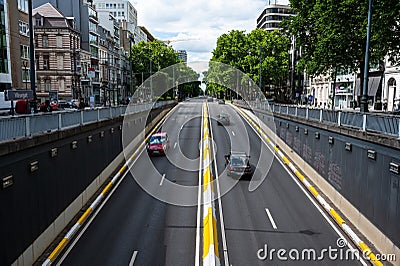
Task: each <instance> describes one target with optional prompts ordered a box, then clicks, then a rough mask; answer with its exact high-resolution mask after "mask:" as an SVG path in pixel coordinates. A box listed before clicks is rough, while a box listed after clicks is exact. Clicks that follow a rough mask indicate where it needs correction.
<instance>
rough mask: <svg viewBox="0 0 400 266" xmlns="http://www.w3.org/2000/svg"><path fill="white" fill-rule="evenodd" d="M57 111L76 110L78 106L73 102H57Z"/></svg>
mask: <svg viewBox="0 0 400 266" xmlns="http://www.w3.org/2000/svg"><path fill="white" fill-rule="evenodd" d="M58 109H78V106H77V105H76V104H75V103H73V102H66V101H59V102H58Z"/></svg>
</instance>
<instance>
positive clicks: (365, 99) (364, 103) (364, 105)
mask: <svg viewBox="0 0 400 266" xmlns="http://www.w3.org/2000/svg"><path fill="white" fill-rule="evenodd" d="M371 17H372V0H369V5H368V25H367V44H366V46H365V60H364V61H365V62H364V84H363V93H362V96H361V104H360V111H361V112H364V113H365V112H368V91H367V89H368V73H369V46H370V38H371Z"/></svg>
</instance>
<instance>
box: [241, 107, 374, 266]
mask: <svg viewBox="0 0 400 266" xmlns="http://www.w3.org/2000/svg"><path fill="white" fill-rule="evenodd" d="M239 113H240V112H239ZM242 117H244V116H243V115H242ZM244 121H246V123H247V124H248V125H249V126H250V128H252V129H253V131H254V132H255V133H256V134H257V135H258V136H259V138H260V139H261V141H262V142H263V143H264V144H265V146H266V147H267V149H269V150H270V151H271V153H272V154H274V153H275V151H274V150H273V149H272V147H270V146H269V145H268V143H267V141H266V140H265V139H264V138H262V137H261V135H260V134H259V132H257V131H256V130H255V128H254V127H252V126H251V122H250V121H249V120H247V119H246V118H245V117H244ZM275 148H276V147H275ZM274 156H275V155H274ZM275 157H276V158H278V160H277V161H278V162H279V164H280V165H281V166H282V167H283V169H284V170H285V171H286V172H287V173H288V174H289V176H290V177H291V178H292V180H293V181H294V182H295V183H296V184H297V186H298V187H299V188H300V189H301V190H302V191H303V193H304V195H305V196H306V197H307V198H308V199H309V200H310V201H311V203H312V204H313V205H314V207H315V208H316V209H317V210H318V211H319V213H320V214H321V215H322V217H324V219H325V220H326V221H327V222H328V224H329V225H330V226H331V228H332V229H333V230H334V231H335V232H336V233H337V234H338V235H339V237H340V238H342V239H347V238H346V237H345V236H344V235H343V234H342V233H341V231H340V229H339V227H338V226H337V225H336V224H335V223H334V222H332V220H331V219H330V218H329V217H328V216H327V213H326V212H325V211H324V210H323V209H322V208H321V207H320V205H319V204H318V203H317V201H316V199H315V198H314V197H312V196H311V195H310V193H308V192H307V190H306V188H305V187H304V185H302V183H300V181H299V180H298V179H297V178H296V176H295V175H294V174H293V172H291V170H289V169H288V168H287V167H285V163H284V162H283V161H282V160H279V157H278V156H275ZM346 236H347V235H346ZM350 242H351V241H347V247H348V248H349V249H350V250H351V251H352V252H353V253H354V254H355V255H356V258H357V259H358V260H359V262H360V263H361V264H362V265H364V266H366V265H367V263H366V262H365V261H364V259H363V258H362V256H360V254H359V252H357V251H358V249H357V248H354V247H353V245H351V244H350Z"/></svg>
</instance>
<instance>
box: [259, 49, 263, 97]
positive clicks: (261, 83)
mask: <svg viewBox="0 0 400 266" xmlns="http://www.w3.org/2000/svg"><path fill="white" fill-rule="evenodd" d="M259 87H260V90H261V91H263V90H262V47H261V46H260V85H259Z"/></svg>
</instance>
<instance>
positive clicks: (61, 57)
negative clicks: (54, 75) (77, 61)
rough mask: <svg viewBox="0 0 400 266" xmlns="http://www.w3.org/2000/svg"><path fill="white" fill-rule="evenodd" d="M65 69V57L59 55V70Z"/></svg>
mask: <svg viewBox="0 0 400 266" xmlns="http://www.w3.org/2000/svg"><path fill="white" fill-rule="evenodd" d="M63 68H64V57H63V56H62V55H57V69H59V70H61V69H63Z"/></svg>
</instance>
